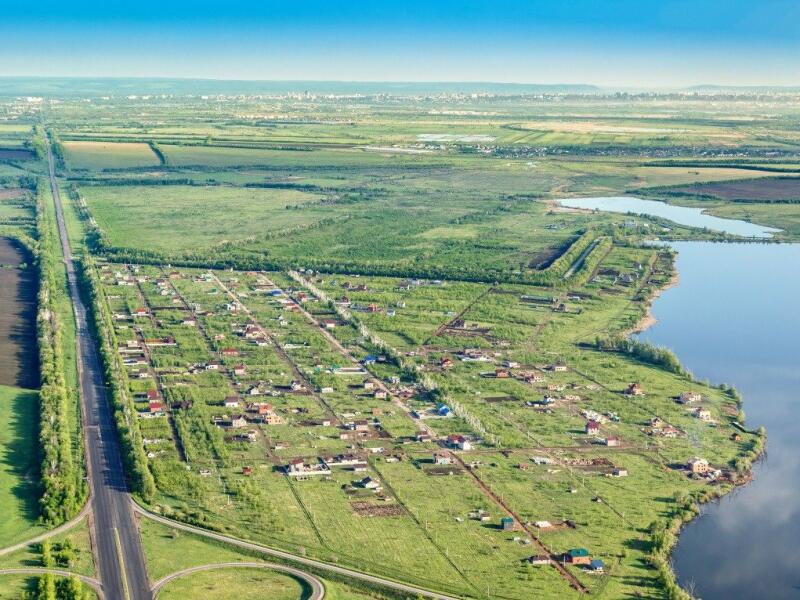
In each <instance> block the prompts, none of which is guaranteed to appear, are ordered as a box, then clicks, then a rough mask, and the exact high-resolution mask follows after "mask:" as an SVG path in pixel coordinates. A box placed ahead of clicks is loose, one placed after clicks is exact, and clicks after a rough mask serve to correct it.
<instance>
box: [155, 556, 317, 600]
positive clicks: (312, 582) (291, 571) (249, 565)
mask: <svg viewBox="0 0 800 600" xmlns="http://www.w3.org/2000/svg"><path fill="white" fill-rule="evenodd" d="M216 569H270V570H272V571H280V572H281V573H286V574H288V575H291V576H292V577H295V578H296V579H299V580H301V581H303V582H305V583H306V584H307V585H308V588H309V590H310V592H311V593H310V594H309V595H308V596H304V600H322V599H323V598H324V597H325V586H324V585H323V584H322V582H321V581H320V580H319V579H317V578H316V577H314V576H313V575H309V574H308V573H305V572H303V571H301V570H300V569H295V568H293V567H287V566H285V565H274V564H270V563H257V562H229V563H218V564H212V565H200V566H199V567H190V568H188V569H183V570H181V571H178V572H176V573H170V574H169V575H167V576H166V577H164V578H162V579H159V580H158V581H156V582H155V583H154V584H153V594H157V593H158V591H159V590H160V589H161V588H162V587H164V586H165V585H166V584H168V583H169V582H170V581H172V580H173V579H178V578H179V577H183V576H185V575H191V574H193V573H199V572H201V571H214V570H216Z"/></svg>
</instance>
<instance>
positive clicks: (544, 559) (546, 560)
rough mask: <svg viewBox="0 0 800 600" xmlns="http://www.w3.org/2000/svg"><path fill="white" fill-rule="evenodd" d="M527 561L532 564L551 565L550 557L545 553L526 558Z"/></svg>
mask: <svg viewBox="0 0 800 600" xmlns="http://www.w3.org/2000/svg"><path fill="white" fill-rule="evenodd" d="M526 561H527V562H528V563H529V564H531V565H549V564H550V557H549V556H547V555H545V554H536V555H534V556H531V557H530V558H528V559H526Z"/></svg>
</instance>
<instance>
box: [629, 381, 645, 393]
mask: <svg viewBox="0 0 800 600" xmlns="http://www.w3.org/2000/svg"><path fill="white" fill-rule="evenodd" d="M625 395H626V396H642V395H644V390H643V389H642V386H641V385H640V384H638V383H632V384H630V385H629V386H628V387H627V388H626V389H625Z"/></svg>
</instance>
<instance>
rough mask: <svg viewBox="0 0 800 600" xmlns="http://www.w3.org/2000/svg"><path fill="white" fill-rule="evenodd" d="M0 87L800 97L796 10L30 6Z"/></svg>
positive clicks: (757, 3) (747, 2) (787, 5)
mask: <svg viewBox="0 0 800 600" xmlns="http://www.w3.org/2000/svg"><path fill="white" fill-rule="evenodd" d="M0 40H2V42H0V75H2V76H28V75H31V76H88V77H101V76H116V77H186V78H211V79H256V80H317V81H321V80H336V81H493V82H515V83H552V84H555V83H588V84H595V85H601V86H607V87H636V88H646V87H656V88H669V87H680V86H688V85H697V84H719V85H786V86H798V85H800V1H798V0H694V1H684V0H662V1H651V0H594V1H592V0H518V1H512V0H484V1H481V2H478V1H474V0H457V1H455V0H424V1H418V0H403V1H393V0H375V1H365V0H350V1H348V2H342V1H339V0H327V1H319V0H282V1H279V2H275V1H272V0H260V1H237V0H227V1H225V0H216V1H207V0H194V1H192V2H189V1H187V0H178V1H170V0H162V1H160V2H156V1H153V0H135V1H128V2H119V1H114V0H107V1H105V2H88V1H86V0H66V1H65V0H59V1H51V0H37V1H36V2H19V1H17V2H13V3H12V2H3V3H2V4H0Z"/></svg>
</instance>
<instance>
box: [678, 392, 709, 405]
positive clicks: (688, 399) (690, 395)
mask: <svg viewBox="0 0 800 600" xmlns="http://www.w3.org/2000/svg"><path fill="white" fill-rule="evenodd" d="M702 399H703V396H702V395H701V394H700V393H699V392H683V393H682V394H681V395H680V396H678V403H679V404H692V403H693V402H700V401H701V400H702Z"/></svg>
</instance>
